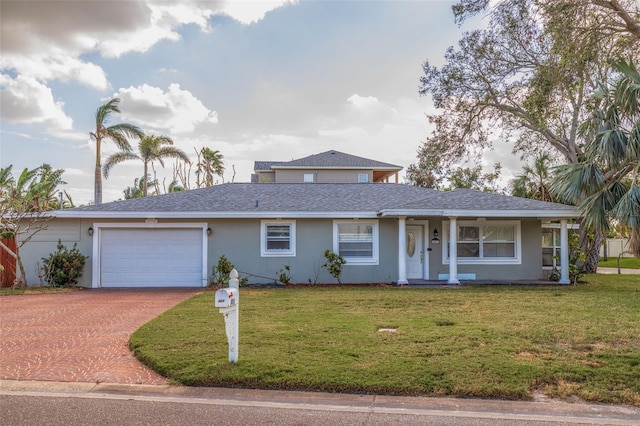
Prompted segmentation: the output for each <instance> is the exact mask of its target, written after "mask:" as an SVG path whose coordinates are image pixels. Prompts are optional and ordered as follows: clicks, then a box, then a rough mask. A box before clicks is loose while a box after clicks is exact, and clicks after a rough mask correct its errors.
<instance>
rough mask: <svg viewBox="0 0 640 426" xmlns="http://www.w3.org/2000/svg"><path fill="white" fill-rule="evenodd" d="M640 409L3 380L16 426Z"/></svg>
mask: <svg viewBox="0 0 640 426" xmlns="http://www.w3.org/2000/svg"><path fill="white" fill-rule="evenodd" d="M639 422H640V409H635V408H627V407H619V406H610V405H589V404H567V403H561V402H552V401H545V402H523V401H487V400H477V399H456V398H416V397H391V396H380V395H349V394H325V393H316V392H285V391H260V390H248V389H222V388H185V387H176V386H168V385H165V386H150V385H137V386H136V385H118V384H111V385H109V384H91V383H58V382H22V381H12V380H0V423H1V424H2V425H3V426H12V425H33V424H47V425H65V426H66V425H80V424H82V425H84V424H106V425H108V424H113V425H122V424H127V425H156V424H163V425H184V424H189V425H209V424H215V425H239V424H242V425H276V424H277V425H389V424H393V425H442V424H447V425H465V426H466V425H478V426H485V425H486V426H488V425H498V426H507V425H527V426H534V425H535V426H538V425H547V426H548V425H577V424H583V425H584V424H590V425H627V426H628V425H638V424H639Z"/></svg>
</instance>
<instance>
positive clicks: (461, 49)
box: [408, 0, 640, 184]
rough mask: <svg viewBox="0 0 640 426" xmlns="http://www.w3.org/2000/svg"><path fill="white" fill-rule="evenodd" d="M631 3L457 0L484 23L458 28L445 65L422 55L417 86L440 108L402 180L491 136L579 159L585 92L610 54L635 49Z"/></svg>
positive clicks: (458, 14) (421, 177)
mask: <svg viewBox="0 0 640 426" xmlns="http://www.w3.org/2000/svg"><path fill="white" fill-rule="evenodd" d="M639 9H640V6H639V5H638V3H637V2H636V1H635V0H620V1H613V0H612V1H604V0H577V1H576V0H504V1H501V2H498V3H497V4H495V6H492V7H490V5H489V1H488V0H461V1H459V2H458V3H457V4H456V5H454V6H453V11H454V16H455V19H456V22H458V23H459V24H462V23H464V22H465V20H466V19H467V18H468V17H470V16H473V15H476V14H478V13H481V12H486V13H487V14H488V25H487V27H486V28H484V29H476V30H473V31H469V32H466V33H464V34H463V36H462V38H461V40H460V41H459V43H458V46H457V47H455V48H454V47H450V48H449V49H448V50H447V51H446V54H445V63H444V65H443V66H441V67H436V66H433V65H432V64H431V62H430V61H429V60H427V61H425V63H424V64H423V69H424V76H423V77H422V78H421V79H420V94H422V95H425V96H429V97H431V99H432V101H433V103H434V105H435V106H436V108H438V109H439V113H438V114H434V115H430V116H428V119H429V122H430V123H431V124H432V126H433V127H434V131H433V132H432V133H431V135H430V136H429V137H428V138H427V139H426V140H425V142H424V143H423V145H422V146H421V147H420V148H419V150H418V162H417V163H416V164H414V165H412V167H410V168H409V170H408V179H409V181H410V182H412V183H416V184H420V183H421V182H425V181H429V176H428V175H429V173H430V172H431V171H432V170H435V171H436V172H437V173H438V172H439V173H443V172H444V173H447V172H448V171H449V170H450V169H451V168H452V167H455V165H456V163H457V162H459V161H460V160H461V159H462V160H463V159H469V158H474V157H476V156H479V155H480V154H481V153H482V152H483V151H484V150H485V149H486V148H488V147H490V145H491V142H492V141H493V140H496V139H498V138H500V139H503V140H507V141H511V142H513V149H514V152H517V153H519V154H521V156H522V157H523V158H527V157H530V156H533V157H536V156H540V155H543V154H545V153H549V154H550V155H551V156H552V157H554V158H560V159H561V160H562V161H563V162H565V163H577V162H578V161H579V158H580V157H581V156H582V155H583V154H584V152H583V147H584V141H583V139H581V138H580V135H579V132H578V128H579V125H580V123H582V122H583V121H584V120H585V119H586V118H587V114H588V113H587V110H586V99H587V98H588V95H589V94H590V93H591V92H592V91H593V90H594V89H595V88H596V85H597V82H598V81H602V80H604V79H605V78H606V76H607V75H609V74H610V73H611V63H612V60H613V59H614V58H617V57H620V56H636V57H637V56H638V55H639V52H640V30H639V27H638V19H639V16H640V12H639ZM437 173H436V174H437Z"/></svg>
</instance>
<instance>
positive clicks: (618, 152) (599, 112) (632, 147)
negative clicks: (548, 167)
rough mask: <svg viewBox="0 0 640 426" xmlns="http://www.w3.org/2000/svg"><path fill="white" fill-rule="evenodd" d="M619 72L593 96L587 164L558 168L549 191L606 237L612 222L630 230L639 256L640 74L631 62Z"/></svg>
mask: <svg viewBox="0 0 640 426" xmlns="http://www.w3.org/2000/svg"><path fill="white" fill-rule="evenodd" d="M616 68H617V70H618V71H619V72H620V73H621V77H620V78H619V79H618V80H617V81H616V82H615V84H614V85H613V86H611V87H607V86H606V85H602V87H601V88H600V89H599V90H598V91H597V92H596V93H595V94H594V97H593V100H592V102H593V104H592V115H591V118H590V119H588V120H587V121H586V122H585V123H584V125H583V126H582V128H581V131H582V134H583V135H585V136H586V138H587V144H586V146H585V155H584V159H583V161H581V162H580V163H577V164H571V165H566V166H562V167H560V168H558V171H557V173H556V178H555V180H554V182H553V184H552V187H551V190H552V191H553V192H554V193H555V194H557V195H558V196H559V197H561V198H562V199H563V200H566V201H568V202H571V203H575V204H577V206H578V210H579V212H580V213H581V215H582V216H583V217H584V222H585V224H586V225H587V226H588V227H590V228H591V229H594V230H595V231H596V232H599V233H603V234H607V233H608V231H609V220H610V219H615V220H616V221H617V222H618V223H620V224H621V225H623V226H625V227H626V228H627V229H629V230H630V235H629V246H630V247H629V250H630V251H631V252H632V253H634V255H635V256H637V257H640V73H638V70H637V68H636V67H635V66H634V64H633V62H632V61H629V62H624V61H621V62H619V63H618V64H616Z"/></svg>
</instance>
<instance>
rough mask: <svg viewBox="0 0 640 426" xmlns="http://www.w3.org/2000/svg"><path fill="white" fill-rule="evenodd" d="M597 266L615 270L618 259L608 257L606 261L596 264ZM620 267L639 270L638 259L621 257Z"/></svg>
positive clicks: (639, 260)
mask: <svg viewBox="0 0 640 426" xmlns="http://www.w3.org/2000/svg"><path fill="white" fill-rule="evenodd" d="M598 266H602V267H603V268H617V267H618V258H617V257H610V258H608V259H607V260H600V262H598ZM620 267H621V268H629V269H640V259H638V258H637V257H621V258H620Z"/></svg>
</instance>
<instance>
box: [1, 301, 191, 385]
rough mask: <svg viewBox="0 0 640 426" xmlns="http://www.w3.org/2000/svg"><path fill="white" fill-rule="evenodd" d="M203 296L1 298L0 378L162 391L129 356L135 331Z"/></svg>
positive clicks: (156, 378)
mask: <svg viewBox="0 0 640 426" xmlns="http://www.w3.org/2000/svg"><path fill="white" fill-rule="evenodd" d="M200 291H202V290H201V289H140V290H129V289H126V290H125V289H122V290H120V289H118V290H81V291H77V292H72V293H64V294H34V295H21V296H3V297H0V379H14V380H52V381H61V382H93V383H123V384H150V385H160V384H166V383H167V379H165V378H164V377H162V376H160V375H159V374H157V373H155V372H154V371H152V370H151V369H149V368H147V367H145V366H144V365H142V364H141V363H140V362H139V361H138V360H137V359H136V358H135V357H134V356H133V354H132V353H131V352H130V351H129V346H128V342H129V337H130V336H131V334H132V333H133V332H134V331H135V330H136V329H137V328H138V327H140V326H141V325H143V324H145V323H146V322H148V321H149V320H151V319H153V318H154V317H156V316H158V315H159V314H161V313H162V312H164V311H166V310H167V309H169V308H171V307H173V306H175V305H176V304H178V303H179V302H181V301H183V300H185V299H187V298H189V297H190V296H192V295H194V294H196V293H198V292H200Z"/></svg>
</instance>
